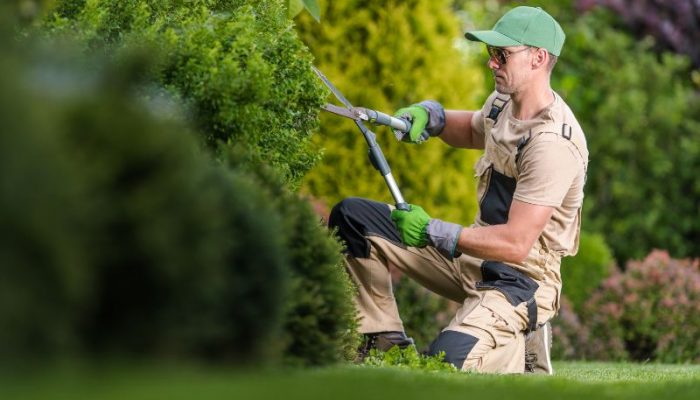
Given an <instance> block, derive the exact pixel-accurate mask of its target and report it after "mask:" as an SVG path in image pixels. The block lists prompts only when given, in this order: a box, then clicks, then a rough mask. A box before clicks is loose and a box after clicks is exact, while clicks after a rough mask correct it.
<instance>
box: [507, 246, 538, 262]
mask: <svg viewBox="0 0 700 400" xmlns="http://www.w3.org/2000/svg"><path fill="white" fill-rule="evenodd" d="M532 245H533V243H529V242H525V241H514V242H512V246H510V248H509V249H508V251H507V252H506V254H505V257H504V258H505V259H504V260H503V261H505V262H509V263H513V264H521V263H522V262H524V261H525V259H527V256H528V255H529V254H530V249H531V248H532Z"/></svg>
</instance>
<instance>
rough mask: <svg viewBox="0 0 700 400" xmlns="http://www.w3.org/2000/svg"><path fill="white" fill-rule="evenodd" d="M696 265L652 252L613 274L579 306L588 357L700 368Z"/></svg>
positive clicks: (699, 300)
mask: <svg viewBox="0 0 700 400" xmlns="http://www.w3.org/2000/svg"><path fill="white" fill-rule="evenodd" d="M698 265H699V264H698V260H689V259H683V260H681V259H673V258H671V257H670V256H669V254H668V253H667V252H665V251H658V250H657V251H653V252H652V253H651V254H649V255H648V256H647V257H646V258H645V259H644V260H642V261H630V262H628V263H627V266H626V268H625V271H624V272H623V271H620V270H617V271H615V272H614V273H613V274H612V276H610V277H609V278H608V279H606V280H605V281H604V282H603V286H602V289H601V290H599V291H597V292H595V293H594V294H593V296H592V297H591V298H590V300H589V301H588V302H586V304H585V308H584V313H583V318H584V320H585V321H587V323H588V325H589V326H590V329H591V342H590V346H589V351H590V352H591V357H593V358H597V359H603V360H626V359H631V360H638V361H646V360H653V361H659V362H667V363H670V362H700V354H698V348H700V312H699V311H700V269H699V266H698Z"/></svg>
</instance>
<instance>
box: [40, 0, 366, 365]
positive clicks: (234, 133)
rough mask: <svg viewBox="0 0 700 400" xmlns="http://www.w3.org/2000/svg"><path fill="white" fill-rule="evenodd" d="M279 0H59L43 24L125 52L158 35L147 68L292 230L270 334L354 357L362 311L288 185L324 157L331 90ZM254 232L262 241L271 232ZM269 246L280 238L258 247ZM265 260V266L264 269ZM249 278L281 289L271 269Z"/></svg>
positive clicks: (304, 352)
mask: <svg viewBox="0 0 700 400" xmlns="http://www.w3.org/2000/svg"><path fill="white" fill-rule="evenodd" d="M281 5H282V2H281V1H275V0H270V1H248V0H239V1H206V0H195V1H189V2H181V1H163V2H161V1H146V0H134V1H129V2H118V1H102V2H83V1H70V0H66V1H59V2H58V5H57V7H56V15H54V16H53V17H52V18H51V19H49V20H48V21H46V22H45V24H44V27H43V28H44V31H45V32H48V33H49V34H50V35H58V34H61V35H68V36H70V37H77V38H78V39H79V40H80V41H81V43H83V44H84V45H85V46H86V48H87V49H88V53H94V52H97V53H101V52H106V53H107V54H109V56H110V57H112V58H114V59H116V60H120V59H121V58H122V55H121V54H122V53H128V52H129V51H131V50H133V49H138V48H141V47H144V46H148V45H149V44H151V45H153V44H156V45H157V47H158V49H159V51H158V52H157V53H158V56H159V63H157V64H155V65H152V66H151V68H150V69H149V70H148V73H147V74H144V75H145V76H146V79H147V80H148V81H149V82H150V84H151V85H154V84H155V85H156V86H157V87H161V86H162V87H165V88H166V89H167V90H166V92H167V93H168V94H170V95H172V96H174V97H176V98H178V99H180V100H182V101H183V102H184V103H185V104H187V105H188V113H187V115H189V118H190V120H191V121H194V123H195V125H196V126H197V127H198V128H199V131H200V132H202V135H201V138H202V141H203V142H205V143H206V144H207V145H208V147H209V148H210V149H211V150H213V151H214V152H215V154H217V156H218V158H219V159H221V160H222V161H225V163H226V164H227V165H228V166H229V168H233V169H235V170H238V171H246V172H247V173H249V174H252V175H254V176H255V185H256V186H260V187H263V188H264V191H265V192H268V193H269V196H270V198H272V199H274V200H271V201H268V200H269V199H268V200H261V201H262V203H265V204H269V206H270V207H273V208H274V209H275V211H274V212H272V214H271V215H274V216H278V220H277V222H276V223H274V224H272V225H270V228H271V229H276V230H278V231H279V234H280V235H282V236H283V237H284V239H283V241H284V245H285V250H284V251H282V252H280V254H279V256H281V257H285V254H286V255H287V260H286V264H288V265H289V275H290V279H291V282H292V283H291V292H290V293H289V295H288V296H284V297H283V300H281V301H282V302H283V303H284V304H285V309H284V316H283V321H282V324H283V326H284V331H285V332H284V333H283V334H282V335H281V336H279V337H277V336H276V337H275V338H274V340H269V341H268V343H266V346H267V347H268V348H269V349H271V350H272V351H275V352H279V353H283V354H285V355H286V356H287V358H288V360H290V361H292V362H294V363H308V364H324V363H330V362H335V361H339V360H341V359H343V358H344V357H345V358H348V359H352V358H354V351H355V348H356V342H357V333H356V330H355V324H356V323H355V317H354V309H353V308H352V298H351V292H350V291H351V285H350V282H349V279H348V277H346V276H345V275H343V274H344V272H343V270H342V264H341V256H340V252H339V247H338V244H337V242H336V240H335V239H334V238H332V237H331V236H330V235H329V234H328V233H327V232H326V230H325V228H323V227H322V226H321V225H320V224H319V223H318V221H316V219H315V218H314V216H313V214H312V213H311V211H310V206H309V205H308V204H307V203H306V202H305V201H303V200H301V199H299V198H298V197H297V196H296V195H295V194H293V193H290V192H288V189H295V188H296V187H297V185H298V182H299V180H300V179H301V177H302V176H303V174H304V173H306V171H308V170H309V168H311V166H312V165H313V164H314V163H315V162H316V160H317V159H318V158H319V157H320V155H319V153H318V151H316V150H314V148H313V146H311V144H310V142H309V138H310V136H311V132H312V131H313V129H314V128H315V127H316V125H317V123H318V120H317V118H318V117H317V115H318V110H319V106H320V104H321V100H322V94H323V91H322V88H321V84H320V82H319V81H318V79H317V77H316V76H315V75H314V74H313V72H312V71H311V68H310V55H309V54H308V51H307V50H306V48H305V47H304V45H303V44H302V43H301V41H299V40H298V38H297V37H296V34H295V33H294V31H293V30H292V29H290V28H291V25H290V24H291V23H290V21H289V20H287V18H286V12H285V10H284V8H283V7H281ZM105 45H106V47H105ZM141 92H142V95H144V96H145V97H147V98H149V97H152V96H153V93H152V92H150V91H145V93H144V91H141ZM161 111H163V110H161ZM165 111H168V110H165ZM254 215H255V214H251V217H254ZM275 236H276V235H275ZM251 240H253V239H252V237H251ZM257 240H259V241H260V243H261V245H262V244H264V243H265V242H266V241H267V237H266V236H265V235H260V236H258V237H257ZM251 249H254V248H253V247H251ZM269 251H272V252H274V251H275V250H274V249H273V248H270V249H267V250H266V249H264V248H263V249H259V250H258V251H254V252H253V253H251V254H256V253H265V254H266V253H267V252H269ZM265 269H266V268H264V267H262V268H260V270H259V271H257V272H256V273H259V274H263V275H262V276H264V271H265ZM249 290H251V291H256V290H261V291H264V290H275V289H274V286H271V287H268V286H267V285H266V284H265V282H264V280H263V281H259V282H256V284H255V285H254V286H251V287H250V289H249ZM280 295H281V294H280ZM246 307H247V305H245V306H244V305H242V306H241V310H243V309H245V308H246ZM273 310H274V307H273ZM259 334H260V336H261V337H268V335H267V332H260V333H259Z"/></svg>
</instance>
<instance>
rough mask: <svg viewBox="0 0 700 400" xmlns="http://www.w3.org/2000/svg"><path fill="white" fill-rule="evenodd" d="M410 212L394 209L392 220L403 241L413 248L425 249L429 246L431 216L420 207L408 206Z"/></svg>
mask: <svg viewBox="0 0 700 400" xmlns="http://www.w3.org/2000/svg"><path fill="white" fill-rule="evenodd" d="M408 207H409V211H403V210H399V209H394V210H393V211H392V212H391V219H392V220H393V221H394V223H395V224H396V227H397V228H398V230H399V234H400V235H401V241H402V242H403V243H404V244H405V245H407V246H412V247H424V246H425V245H427V244H428V236H427V234H426V228H427V226H428V222H430V216H429V215H428V213H426V212H425V210H423V208H421V207H420V206H414V205H412V204H409V205H408Z"/></svg>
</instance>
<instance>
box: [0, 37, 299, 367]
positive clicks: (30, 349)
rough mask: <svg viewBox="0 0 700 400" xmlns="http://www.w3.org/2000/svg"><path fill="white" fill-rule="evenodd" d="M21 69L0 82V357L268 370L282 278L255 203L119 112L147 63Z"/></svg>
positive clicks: (145, 108)
mask: <svg viewBox="0 0 700 400" xmlns="http://www.w3.org/2000/svg"><path fill="white" fill-rule="evenodd" d="M23 45H24V46H30V45H31V44H30V43H28V41H27V42H25V43H23ZM53 45H54V46H52V47H56V44H55V43H54V44H53ZM1 47H3V48H4V50H5V51H3V54H4V55H5V57H4V58H3V59H4V60H11V61H16V60H15V58H16V57H14V55H13V53H12V51H13V49H12V47H10V46H1ZM31 58H32V62H27V61H21V60H22V59H21V58H19V60H20V61H16V65H11V63H10V61H5V62H3V65H2V72H3V73H2V74H0V79H1V80H2V86H3V88H6V89H7V90H3V91H2V93H0V104H1V105H2V106H1V107H0V113H1V114H2V118H3V120H4V121H5V124H6V126H8V127H11V128H12V129H9V130H3V131H2V133H0V143H2V146H1V148H0V153H1V154H2V156H0V160H2V161H0V163H2V168H1V169H0V176H1V177H2V179H1V180H0V181H1V182H2V196H0V199H1V200H0V201H2V207H1V208H0V221H2V222H3V226H4V227H5V228H6V229H3V232H2V240H0V255H1V256H2V260H3V262H2V263H1V264H0V271H2V275H3V276H4V277H5V278H4V279H3V280H2V283H0V285H2V288H1V290H0V292H1V293H2V299H3V301H2V307H1V308H0V323H1V324H2V326H3V329H2V332H1V333H0V337H1V339H2V340H1V344H0V354H3V355H4V356H6V355H7V356H16V357H23V358H24V356H28V355H31V356H35V357H45V356H47V355H56V356H58V355H66V354H70V355H83V354H91V355H95V356H100V355H106V354H120V355H136V356H148V357H153V356H168V357H172V356H176V357H195V358H204V359H213V358H215V359H226V360H233V361H236V362H241V361H244V360H250V359H254V358H258V357H261V356H263V355H268V356H269V354H266V351H267V347H268V346H267V344H268V342H270V341H272V340H274V339H275V338H277V337H278V334H279V326H280V323H281V316H282V312H283V309H282V305H283V299H284V296H285V290H286V282H287V278H286V277H287V275H286V271H287V270H288V261H287V257H286V254H287V249H286V246H285V241H284V238H283V237H282V235H281V232H280V231H279V230H278V229H277V226H279V225H280V224H281V222H280V221H281V218H280V215H279V214H278V213H276V212H275V210H274V209H273V208H272V206H271V204H272V203H273V202H272V200H271V199H270V197H269V194H267V192H266V191H264V190H262V189H261V188H260V187H259V186H257V185H255V184H254V182H253V180H252V179H251V178H250V177H248V176H246V175H244V174H242V173H238V172H235V171H232V170H229V169H226V168H224V167H223V166H220V165H217V164H216V163H214V162H213V161H212V159H211V158H210V157H208V156H207V155H206V154H205V153H203V152H201V151H200V150H199V146H198V144H197V141H196V140H195V139H194V136H193V135H192V134H191V132H189V131H188V130H187V129H186V128H184V127H183V125H182V124H181V123H180V122H178V121H177V120H172V119H168V118H163V117H161V116H157V115H155V114H154V113H153V110H154V107H153V105H152V104H151V103H149V102H148V101H145V100H144V99H143V98H142V97H137V96H134V93H135V92H138V90H137V88H138V87H139V86H140V85H141V83H142V82H141V81H140V80H139V79H137V78H138V77H139V76H142V75H143V74H142V72H143V71H144V69H145V68H148V65H149V63H148V61H147V60H148V59H149V56H148V55H146V54H136V55H132V56H131V57H125V58H124V59H123V61H124V63H121V64H112V63H107V64H106V66H104V65H103V64H101V63H93V62H84V68H80V67H76V65H75V64H76V63H78V61H76V60H81V57H80V56H79V55H76V54H75V53H71V52H66V53H65V54H61V53H60V52H59V53H58V54H57V55H56V54H53V53H52V54H51V56H50V57H49V56H45V55H43V53H38V54H31ZM127 61H128V62H127ZM88 77H89V79H88ZM30 78H31V79H30ZM78 89H79V90H78ZM260 238H264V239H265V240H260ZM3 358H4V357H3Z"/></svg>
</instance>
